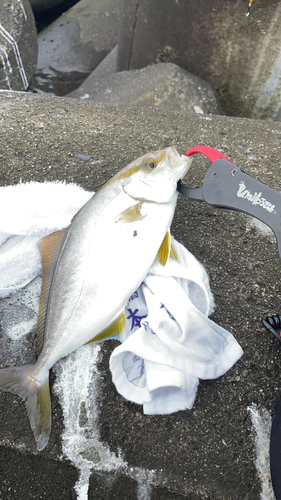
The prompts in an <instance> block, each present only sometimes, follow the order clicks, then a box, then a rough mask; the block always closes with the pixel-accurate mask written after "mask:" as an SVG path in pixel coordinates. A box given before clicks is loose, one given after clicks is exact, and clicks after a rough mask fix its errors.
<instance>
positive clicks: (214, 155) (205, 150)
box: [184, 146, 232, 163]
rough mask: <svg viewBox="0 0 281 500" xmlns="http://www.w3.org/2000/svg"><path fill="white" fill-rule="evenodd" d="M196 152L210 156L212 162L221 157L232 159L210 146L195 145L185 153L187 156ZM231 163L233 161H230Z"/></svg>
mask: <svg viewBox="0 0 281 500" xmlns="http://www.w3.org/2000/svg"><path fill="white" fill-rule="evenodd" d="M195 153H201V154H202V155H204V156H206V157H207V158H209V160H211V162H212V163H213V162H214V161H216V160H218V159H219V158H222V159H223V160H227V161H230V160H229V159H228V158H226V157H225V156H223V155H222V154H221V153H220V152H219V151H217V150H216V149H213V148H210V146H194V148H191V149H189V150H188V151H186V153H184V154H185V156H191V155H194V154H195ZM230 163H232V162H230Z"/></svg>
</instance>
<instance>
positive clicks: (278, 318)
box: [262, 314, 281, 344]
mask: <svg viewBox="0 0 281 500" xmlns="http://www.w3.org/2000/svg"><path fill="white" fill-rule="evenodd" d="M262 324H263V326H265V328H266V329H267V330H268V331H269V332H271V333H273V335H274V337H276V338H277V340H278V341H279V342H280V344H281V314H276V315H275V316H267V318H265V319H263V320H262Z"/></svg>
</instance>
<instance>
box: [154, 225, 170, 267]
mask: <svg viewBox="0 0 281 500" xmlns="http://www.w3.org/2000/svg"><path fill="white" fill-rule="evenodd" d="M170 251H171V235H170V231H167V232H166V234H165V236H164V239H163V241H162V243H161V246H160V248H159V250H158V254H157V257H158V260H159V263H160V264H161V266H165V265H166V263H167V260H168V258H169V256H170Z"/></svg>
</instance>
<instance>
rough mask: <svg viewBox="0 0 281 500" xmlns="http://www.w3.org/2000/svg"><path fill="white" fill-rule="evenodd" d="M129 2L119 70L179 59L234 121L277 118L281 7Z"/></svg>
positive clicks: (221, 0) (264, 0)
mask: <svg viewBox="0 0 281 500" xmlns="http://www.w3.org/2000/svg"><path fill="white" fill-rule="evenodd" d="M247 8H248V2H247V1H246V0H245V1H240V0H234V1H230V0H227V1H225V0H212V1H211V2H198V1H197V0H192V1H189V2H181V1H178V0H175V1H173V2H171V1H170V0H124V3H123V11H122V21H121V26H120V35H119V41H118V56H117V71H124V70H128V69H140V68H144V67H146V66H147V65H148V64H153V63H155V62H173V63H175V64H177V65H178V66H180V67H182V68H184V69H186V70H187V71H190V72H191V73H193V74H194V75H196V76H199V77H200V78H202V79H203V80H206V81H207V82H209V83H210V84H211V85H212V87H213V88H214V89H215V90H216V91H217V93H218V97H219V99H220V101H221V104H222V107H223V109H224V111H225V113H226V114H228V115H231V116H247V117H253V118H264V119H268V118H271V119H275V117H277V116H279V120H280V114H279V115H278V112H279V110H280V108H281V99H280V91H281V78H280V74H281V55H280V42H281V39H280V37H281V30H280V22H281V4H280V2H279V1H278V0H271V1H268V0H259V1H256V0H255V1H254V2H253V4H252V7H251V13H250V15H249V16H248V17H246V13H247Z"/></svg>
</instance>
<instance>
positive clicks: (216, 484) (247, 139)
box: [0, 92, 281, 500]
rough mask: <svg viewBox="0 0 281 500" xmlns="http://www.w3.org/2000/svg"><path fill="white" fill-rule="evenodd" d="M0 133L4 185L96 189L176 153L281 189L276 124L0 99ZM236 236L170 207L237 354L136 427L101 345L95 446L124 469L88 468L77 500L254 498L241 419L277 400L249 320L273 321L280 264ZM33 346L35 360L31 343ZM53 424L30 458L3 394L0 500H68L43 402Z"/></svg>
mask: <svg viewBox="0 0 281 500" xmlns="http://www.w3.org/2000/svg"><path fill="white" fill-rule="evenodd" d="M0 122H1V125H0V139H1V142H0V183H1V185H9V184H16V183H18V182H20V181H21V180H22V181H31V180H37V181H44V180H63V181H66V182H76V183H77V184H79V185H81V186H83V187H85V188H86V189H89V190H97V189H98V188H99V187H100V186H101V185H102V184H103V183H104V182H105V181H106V180H107V179H108V178H109V177H110V176H111V175H112V174H114V173H115V172H116V171H117V170H118V169H120V168H121V167H123V166H124V165H126V164H127V163H129V162H130V161H131V160H132V159H133V158H136V157H138V156H141V155H142V154H144V153H145V152H148V151H149V150H153V149H159V148H163V147H165V146H168V145H171V144H175V145H176V147H177V149H178V151H179V153H181V154H182V153H184V152H185V151H186V150H187V149H188V148H190V147H192V146H194V145H197V144H207V145H209V146H212V147H214V148H216V149H219V150H220V151H221V152H222V153H223V154H224V155H226V156H227V157H229V158H230V160H231V161H233V162H234V163H236V164H237V165H239V166H241V167H242V168H243V169H244V170H245V171H246V172H247V173H249V174H250V175H252V176H254V177H256V178H257V179H258V180H261V181H262V182H265V183H266V184H268V185H270V186H271V187H274V188H275V189H278V190H280V168H281V125H280V124H278V123H266V122H261V121H251V120H247V119H237V118H236V119H232V118H229V117H224V116H216V117H214V116H213V117H210V116H206V115H200V116H196V115H188V114H181V113H177V112H176V113H175V112H168V111H161V110H157V109H149V108H146V109H133V108H128V109H124V108H122V109H118V107H109V106H108V107H106V106H98V105H94V104H92V103H90V102H81V101H78V100H77V101H76V100H74V99H66V98H53V97H45V96H35V95H31V94H24V93H9V92H1V93H0ZM77 155H80V156H77ZM81 155H83V156H81ZM89 157H90V158H89ZM82 158H84V159H82ZM85 158H87V160H86V159H85ZM208 165H209V162H208V161H205V160H203V159H201V158H198V159H196V160H195V162H194V165H193V166H192V167H191V170H190V173H189V177H188V180H189V183H190V185H191V186H192V187H195V186H196V185H197V186H198V185H200V183H201V181H202V179H203V177H204V172H205V171H206V170H207V167H208ZM50 202H51V201H50ZM2 215H3V214H2ZM246 224H247V220H246V217H245V216H244V215H242V214H238V213H234V212H231V211H222V210H218V209H214V208H212V207H210V206H208V205H205V204H200V203H198V202H191V201H187V200H185V199H183V198H182V197H179V201H178V207H177V211H176V214H175V218H174V222H173V227H172V232H173V234H174V235H175V237H176V238H177V239H178V240H179V241H180V242H181V243H183V244H184V245H185V246H186V247H187V248H188V249H189V250H190V251H191V252H193V253H194V254H195V256H196V257H197V258H198V259H199V260H200V261H201V262H203V263H204V264H205V266H206V267H207V270H208V272H209V276H210V281H211V287H212V290H213V292H214V295H215V301H216V305H217V308H216V311H215V313H214V315H213V319H214V320H215V321H216V322H217V323H218V324H220V325H221V326H223V327H224V328H227V329H229V330H230V331H231V332H232V333H233V334H234V336H235V338H236V339H237V340H238V342H239V343H240V345H241V346H242V348H243V349H244V355H243V357H242V358H241V359H240V360H239V362H238V363H236V365H235V366H234V367H233V368H232V369H231V370H230V371H229V372H228V373H227V374H226V375H225V376H223V377H221V378H220V379H217V380H212V381H203V382H202V381H201V382H200V386H199V390H198V396H197V398H196V401H195V404H194V407H193V409H192V410H190V411H184V412H178V413H175V414H173V415H169V416H145V415H143V413H142V409H141V407H140V406H138V405H136V404H133V403H131V402H129V401H126V400H125V399H123V398H122V397H121V396H120V395H119V394H118V393H117V392H116V390H115V387H114V386H113V384H112V381H111V376H110V372H109V369H108V359H109V356H110V353H111V352H112V350H113V348H114V346H115V345H117V342H116V341H107V342H106V343H104V344H103V346H102V349H101V353H100V356H99V362H98V370H99V379H98V382H99V391H98V394H97V402H98V408H99V422H98V426H99V433H100V439H101V441H102V442H103V443H104V445H106V446H108V447H109V449H110V451H111V452H113V453H116V454H118V453H119V452H120V453H121V455H122V457H123V459H124V461H125V462H126V463H127V464H128V468H127V469H126V468H123V469H122V468H121V469H120V470H119V471H113V472H110V470H109V471H103V473H102V474H100V473H98V472H97V471H96V470H95V468H93V472H92V475H91V477H90V482H89V494H88V498H90V499H93V498H99V499H101V500H103V499H109V498H110V499H111V498H116V499H124V498H126V497H127V498H130V499H131V498H132V499H134V498H152V499H156V498H165V499H166V498H167V499H169V500H170V499H174V498H182V497H183V498H189V499H193V500H199V499H211V498H212V499H217V500H223V499H228V500H241V498H243V499H248V500H257V499H258V498H260V492H261V491H262V487H263V485H262V483H261V481H260V478H259V475H258V472H257V470H256V467H255V458H256V455H255V445H254V430H253V426H252V423H251V419H250V415H249V411H248V409H247V408H248V407H249V406H250V405H251V404H253V403H255V404H256V405H257V408H258V409H264V408H265V409H267V410H268V412H269V414H272V413H273V411H274V407H275V404H276V401H277V399H278V398H279V397H280V349H279V345H278V344H277V342H276V341H275V340H274V339H273V338H271V337H270V336H269V335H268V334H267V333H266V332H265V330H264V329H263V328H262V327H261V325H260V320H261V319H262V318H264V317H265V316H266V315H268V314H274V313H278V312H280V300H279V296H280V289H281V285H280V283H281V281H280V270H281V266H280V258H279V256H278V253H277V247H276V244H274V243H272V242H271V241H270V240H269V239H266V238H264V237H263V236H261V235H260V234H259V233H257V232H256V230H255V229H253V228H251V229H247V227H248V226H247V225H246ZM30 341H31V342H33V344H34V351H33V353H31V352H29V351H28V357H30V358H32V356H34V357H35V356H36V353H35V332H31V336H30ZM25 342H27V341H26V340H25ZM4 344H5V339H4V338H3V334H2V332H0V346H1V347H0V352H1V355H0V365H1V366H2V367H3V366H7V365H9V359H7V358H9V356H8V354H6V353H8V352H9V349H10V347H9V349H7V350H6V351H5V350H3V349H2V346H4ZM13 345H14V348H15V349H17V346H16V344H15V343H14V344H13ZM25 346H26V344H25ZM23 354H24V352H23ZM18 357H19V359H20V352H19V356H18ZM22 359H24V355H23V358H22ZM23 362H24V361H23ZM51 381H52V383H53V381H54V373H52V375H51ZM52 413H53V427H52V435H51V439H50V443H49V445H48V446H47V448H46V449H45V450H44V451H43V452H41V453H38V452H37V451H36V447H35V443H34V440H33V436H32V433H31V430H30V428H29V422H28V418H27V415H26V411H25V408H24V404H23V403H22V402H21V401H20V400H19V399H18V398H16V397H14V396H13V395H10V394H5V393H2V392H1V393H0V440H1V445H0V451H1V456H2V457H3V458H2V459H1V467H0V482H1V488H2V498H5V499H6V498H7V499H8V498H17V491H18V490H19V489H20V488H21V485H22V494H21V495H20V498H22V499H29V498H30V499H31V498H40V497H42V498H63V499H64V498H65V499H69V498H76V493H75V491H74V489H73V488H74V486H75V483H76V481H77V478H78V471H77V469H76V468H75V467H74V465H73V464H72V463H71V462H70V461H69V460H68V459H67V457H64V456H63V454H62V444H61V432H62V430H63V425H64V424H63V416H62V409H61V406H60V403H59V400H58V398H57V396H56V395H55V394H54V393H52ZM15 464H16V467H15ZM17 464H18V465H17ZM137 468H142V470H147V471H153V475H152V476H151V475H150V476H148V477H150V479H149V480H148V482H149V485H148V487H147V488H146V490H145V491H146V493H145V494H143V496H142V497H141V494H142V491H144V490H142V489H141V486H140V484H139V483H138V484H136V481H134V480H133V479H132V476H130V475H129V473H128V470H131V471H133V470H137ZM15 473H16V475H15ZM58 478H61V479H60V480H59V479H58ZM4 481H6V482H4ZM126 492H127V493H126ZM145 495H146V496H145Z"/></svg>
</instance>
